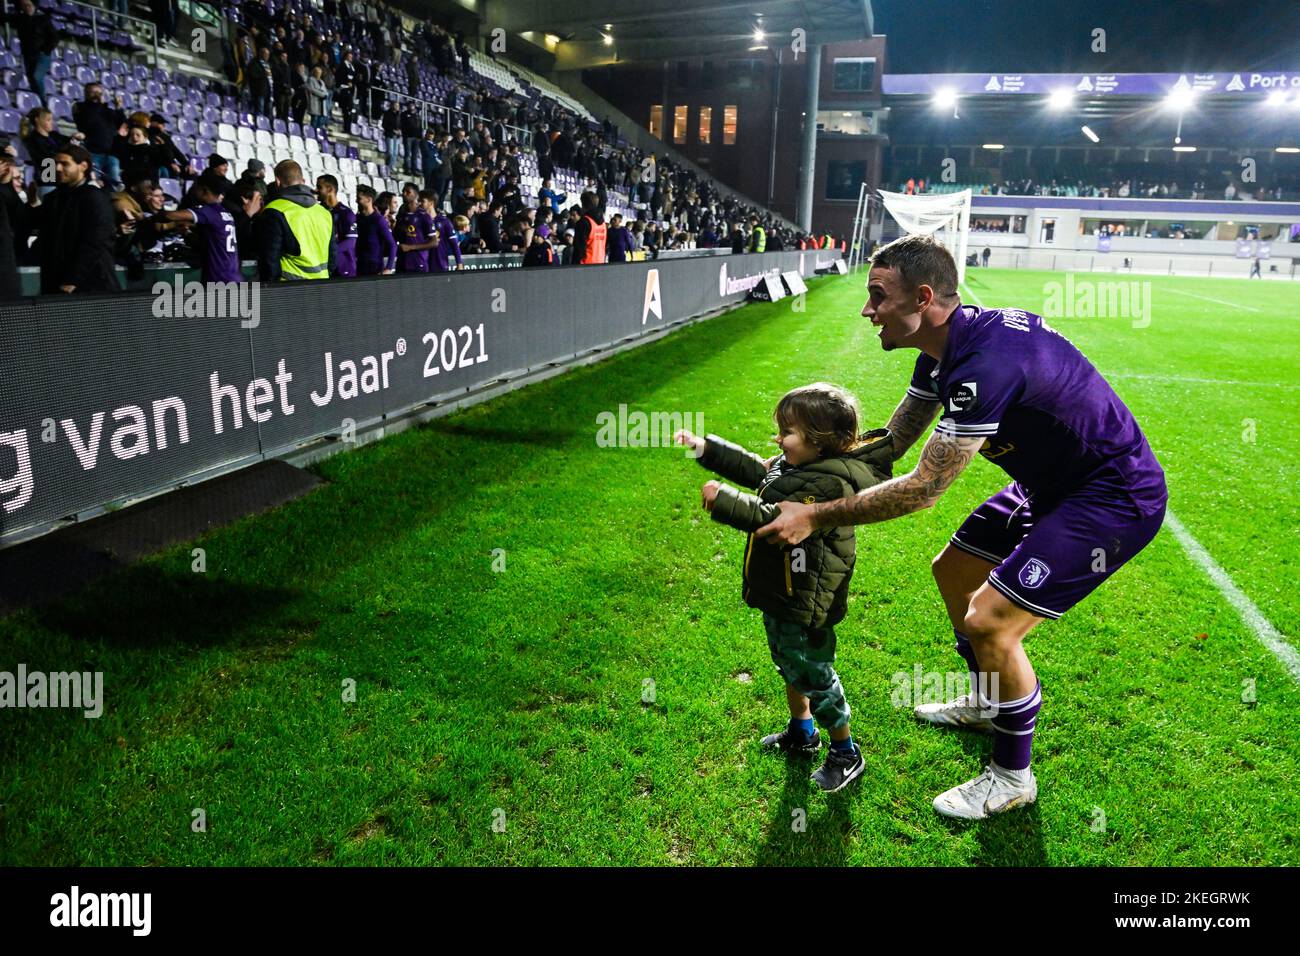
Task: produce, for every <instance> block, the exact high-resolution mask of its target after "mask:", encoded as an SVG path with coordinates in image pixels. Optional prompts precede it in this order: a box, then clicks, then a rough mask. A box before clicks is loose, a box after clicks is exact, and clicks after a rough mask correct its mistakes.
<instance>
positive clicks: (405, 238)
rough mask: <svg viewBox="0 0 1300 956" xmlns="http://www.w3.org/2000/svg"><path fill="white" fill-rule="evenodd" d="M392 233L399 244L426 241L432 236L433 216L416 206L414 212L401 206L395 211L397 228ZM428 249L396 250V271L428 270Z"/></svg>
mask: <svg viewBox="0 0 1300 956" xmlns="http://www.w3.org/2000/svg"><path fill="white" fill-rule="evenodd" d="M393 233H394V235H393V238H394V239H396V240H397V242H398V243H399V244H401V243H409V244H418V243H421V242H428V241H429V240H430V239H432V238H433V237H434V227H433V217H432V216H430V215H429V214H428V213H427V212H425V211H424V210H423V209H419V208H417V209H416V210H415V211H414V212H407V211H406V209H404V208H403V209H402V210H400V211H399V212H398V213H397V228H396V229H394V230H393ZM430 251H431V250H429V249H419V250H417V251H415V252H402V251H401V250H398V253H397V271H398V272H428V271H429V252H430Z"/></svg>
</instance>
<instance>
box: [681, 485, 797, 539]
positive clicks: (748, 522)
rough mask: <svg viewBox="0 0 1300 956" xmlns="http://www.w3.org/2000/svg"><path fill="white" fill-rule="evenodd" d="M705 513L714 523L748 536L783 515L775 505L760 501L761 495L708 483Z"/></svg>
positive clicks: (705, 495)
mask: <svg viewBox="0 0 1300 956" xmlns="http://www.w3.org/2000/svg"><path fill="white" fill-rule="evenodd" d="M700 494H701V498H702V499H703V503H704V509H705V510H706V511H708V512H709V514H710V515H711V516H712V517H713V520H714V521H717V522H720V523H722V524H725V525H728V526H730V527H732V528H735V529H736V530H737V531H744V532H746V533H749V532H753V531H757V530H758V529H759V528H761V527H762V526H763V525H764V524H766V523H767V522H769V521H771V520H773V519H774V518H775V517H776V515H777V514H778V513H779V510H780V509H779V508H778V506H777V505H775V504H769V503H768V502H766V501H762V500H761V499H759V497H758V496H757V495H751V494H749V493H748V492H745V491H741V490H740V489H738V488H733V487H731V485H724V484H722V483H721V482H718V481H707V482H705V483H704V487H703V488H702V489H701V492H700Z"/></svg>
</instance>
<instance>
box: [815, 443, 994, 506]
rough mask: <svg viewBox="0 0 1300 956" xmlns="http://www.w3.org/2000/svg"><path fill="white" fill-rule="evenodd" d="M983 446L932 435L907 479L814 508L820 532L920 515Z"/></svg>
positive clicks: (895, 479) (899, 478) (895, 480)
mask: <svg viewBox="0 0 1300 956" xmlns="http://www.w3.org/2000/svg"><path fill="white" fill-rule="evenodd" d="M983 444H984V439H983V438H952V437H950V436H948V435H941V434H939V433H938V432H935V433H934V434H933V435H931V436H930V440H929V441H927V442H926V443H925V447H924V448H922V449H921V458H920V460H919V461H918V462H917V463H916V467H915V468H913V469H912V470H911V471H910V472H908V473H907V474H906V475H900V476H899V477H897V478H894V479H892V480H890V481H885V482H882V483H881V484H878V485H875V486H874V487H872V488H867V489H866V490H864V491H861V492H859V493H858V494H857V495H855V496H853V497H852V498H841V499H839V500H838V501H827V502H825V503H823V504H819V505H814V506H813V522H814V524H815V525H816V526H817V527H819V528H834V527H838V526H840V525H850V524H873V523H875V522H877V521H888V520H889V519H890V518H899V517H902V516H903V515H907V514H912V513H913V512H915V511H923V510H924V509H926V508H929V507H930V506H931V505H933V504H934V503H935V502H936V501H938V500H939V499H940V498H941V497H943V493H944V492H945V491H947V490H948V486H949V485H951V484H952V483H953V482H954V481H955V480H956V479H957V476H958V475H960V474H961V473H962V472H963V471H964V470H965V468H966V466H967V465H969V464H970V462H971V459H972V458H974V457H975V455H976V454H977V453H978V452H979V450H980V446H981V445H983Z"/></svg>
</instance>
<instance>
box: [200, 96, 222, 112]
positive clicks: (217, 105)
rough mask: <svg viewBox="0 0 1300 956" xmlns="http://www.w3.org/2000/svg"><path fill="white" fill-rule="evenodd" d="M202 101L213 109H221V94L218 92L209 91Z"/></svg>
mask: <svg viewBox="0 0 1300 956" xmlns="http://www.w3.org/2000/svg"><path fill="white" fill-rule="evenodd" d="M204 102H205V103H207V105H208V106H211V107H212V108H213V109H218V110H219V109H221V96H220V94H218V93H209V94H208V95H207V96H206V97H205V98H204Z"/></svg>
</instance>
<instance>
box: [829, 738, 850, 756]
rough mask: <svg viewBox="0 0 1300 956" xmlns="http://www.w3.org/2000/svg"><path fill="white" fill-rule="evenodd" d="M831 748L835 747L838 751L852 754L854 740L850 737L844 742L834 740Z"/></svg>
mask: <svg viewBox="0 0 1300 956" xmlns="http://www.w3.org/2000/svg"><path fill="white" fill-rule="evenodd" d="M831 746H832V747H834V748H835V749H836V750H844V751H847V752H849V753H852V752H853V738H852V737H851V736H850V737H845V738H844V739H843V740H832V741H831Z"/></svg>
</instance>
